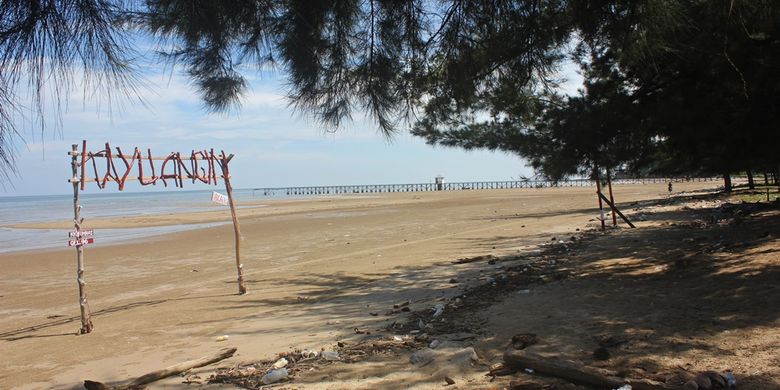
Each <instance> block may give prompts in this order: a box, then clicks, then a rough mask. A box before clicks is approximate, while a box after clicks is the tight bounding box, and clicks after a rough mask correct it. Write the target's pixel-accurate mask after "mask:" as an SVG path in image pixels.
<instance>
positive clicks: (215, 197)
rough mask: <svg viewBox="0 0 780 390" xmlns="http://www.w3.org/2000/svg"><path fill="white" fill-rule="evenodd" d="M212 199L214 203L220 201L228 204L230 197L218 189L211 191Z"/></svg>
mask: <svg viewBox="0 0 780 390" xmlns="http://www.w3.org/2000/svg"><path fill="white" fill-rule="evenodd" d="M211 201H212V202H214V203H219V204H221V205H223V206H227V204H228V197H227V196H225V195H222V194H220V193H219V192H217V191H214V192H212V193H211Z"/></svg>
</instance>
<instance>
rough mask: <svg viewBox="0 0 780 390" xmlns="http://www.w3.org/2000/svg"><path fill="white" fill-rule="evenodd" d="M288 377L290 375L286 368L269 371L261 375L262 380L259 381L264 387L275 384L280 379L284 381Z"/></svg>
mask: <svg viewBox="0 0 780 390" xmlns="http://www.w3.org/2000/svg"><path fill="white" fill-rule="evenodd" d="M288 375H290V373H289V372H287V369H286V368H280V369H276V370H270V371H268V372H267V373H266V374H265V375H263V378H261V379H260V381H262V382H263V384H264V385H270V384H271V383H276V382H279V381H280V380H282V379H286V378H287V376H288Z"/></svg>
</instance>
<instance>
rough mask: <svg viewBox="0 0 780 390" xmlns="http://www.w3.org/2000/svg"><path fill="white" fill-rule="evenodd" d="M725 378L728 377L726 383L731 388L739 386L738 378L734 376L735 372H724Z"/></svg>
mask: <svg viewBox="0 0 780 390" xmlns="http://www.w3.org/2000/svg"><path fill="white" fill-rule="evenodd" d="M723 378H724V379H726V385H728V387H729V389H736V388H737V378H735V377H734V374H733V373H732V372H731V371H726V372H725V373H723Z"/></svg>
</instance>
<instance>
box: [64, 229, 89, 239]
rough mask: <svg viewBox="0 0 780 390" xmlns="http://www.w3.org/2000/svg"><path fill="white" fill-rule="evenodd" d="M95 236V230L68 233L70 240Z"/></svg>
mask: <svg viewBox="0 0 780 390" xmlns="http://www.w3.org/2000/svg"><path fill="white" fill-rule="evenodd" d="M94 235H95V230H93V229H88V230H73V231H70V232H68V237H70V238H81V237H92V236H94Z"/></svg>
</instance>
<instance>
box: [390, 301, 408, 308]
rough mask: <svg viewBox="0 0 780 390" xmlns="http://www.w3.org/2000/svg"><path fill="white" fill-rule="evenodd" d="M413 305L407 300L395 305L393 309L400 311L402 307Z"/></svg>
mask: <svg viewBox="0 0 780 390" xmlns="http://www.w3.org/2000/svg"><path fill="white" fill-rule="evenodd" d="M411 303H412V301H408V300H407V301H404V302H401V303H396V304H394V305H393V309H400V308H402V307H407V306H409V305H410V304H411Z"/></svg>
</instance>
